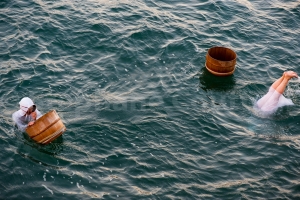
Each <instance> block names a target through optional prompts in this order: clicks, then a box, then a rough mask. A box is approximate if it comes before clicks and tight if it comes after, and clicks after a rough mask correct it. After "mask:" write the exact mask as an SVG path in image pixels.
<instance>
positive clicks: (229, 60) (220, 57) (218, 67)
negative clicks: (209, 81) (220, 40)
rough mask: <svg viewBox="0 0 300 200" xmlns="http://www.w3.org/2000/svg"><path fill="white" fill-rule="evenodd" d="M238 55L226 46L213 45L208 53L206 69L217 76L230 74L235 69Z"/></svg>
mask: <svg viewBox="0 0 300 200" xmlns="http://www.w3.org/2000/svg"><path fill="white" fill-rule="evenodd" d="M236 59H237V55H236V53H235V52H234V51H233V50H231V49H229V48H226V47H212V48H210V49H209V50H208V52H207V54H206V63H205V67H206V69H207V70H208V71H209V72H210V73H212V74H214V75H216V76H229V75H231V74H233V72H234V70H235V64H236Z"/></svg>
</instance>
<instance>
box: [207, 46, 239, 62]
mask: <svg viewBox="0 0 300 200" xmlns="http://www.w3.org/2000/svg"><path fill="white" fill-rule="evenodd" d="M213 48H224V49H229V50H230V51H232V52H233V53H234V55H235V58H234V59H232V60H226V61H224V60H218V59H215V58H213V57H212V56H211V55H210V54H209V51H210V50H211V49H213ZM206 55H208V56H209V57H210V58H211V59H213V60H216V61H221V62H232V61H234V60H236V59H237V54H236V53H235V51H233V50H232V49H231V48H228V47H224V46H213V47H211V48H209V49H208V50H207V54H206Z"/></svg>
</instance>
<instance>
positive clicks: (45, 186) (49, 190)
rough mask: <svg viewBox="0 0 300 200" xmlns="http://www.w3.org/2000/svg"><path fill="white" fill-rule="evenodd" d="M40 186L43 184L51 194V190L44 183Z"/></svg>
mask: <svg viewBox="0 0 300 200" xmlns="http://www.w3.org/2000/svg"><path fill="white" fill-rule="evenodd" d="M42 186H43V187H44V188H46V190H48V191H49V192H50V193H51V194H53V191H52V190H50V189H49V188H48V187H47V186H46V185H44V184H42Z"/></svg>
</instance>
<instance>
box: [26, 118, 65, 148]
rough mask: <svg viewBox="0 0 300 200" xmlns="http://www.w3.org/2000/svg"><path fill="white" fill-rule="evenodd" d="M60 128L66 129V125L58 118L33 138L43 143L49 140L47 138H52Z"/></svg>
mask: <svg viewBox="0 0 300 200" xmlns="http://www.w3.org/2000/svg"><path fill="white" fill-rule="evenodd" d="M58 130H65V126H64V124H63V123H62V121H61V120H58V121H57V122H55V123H54V124H52V125H51V126H49V127H48V129H46V130H44V131H43V132H41V133H40V134H39V135H37V136H35V137H33V138H32V139H33V140H35V141H36V142H38V143H43V141H45V140H47V138H51V137H52V136H53V135H55V133H56V132H57V131H58ZM51 141H52V140H51ZM51 141H50V142H51Z"/></svg>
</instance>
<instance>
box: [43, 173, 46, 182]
mask: <svg viewBox="0 0 300 200" xmlns="http://www.w3.org/2000/svg"><path fill="white" fill-rule="evenodd" d="M43 179H44V181H46V173H44V175H43Z"/></svg>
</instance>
